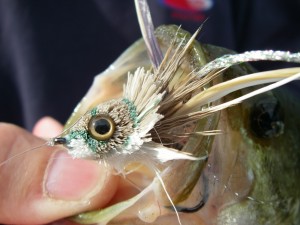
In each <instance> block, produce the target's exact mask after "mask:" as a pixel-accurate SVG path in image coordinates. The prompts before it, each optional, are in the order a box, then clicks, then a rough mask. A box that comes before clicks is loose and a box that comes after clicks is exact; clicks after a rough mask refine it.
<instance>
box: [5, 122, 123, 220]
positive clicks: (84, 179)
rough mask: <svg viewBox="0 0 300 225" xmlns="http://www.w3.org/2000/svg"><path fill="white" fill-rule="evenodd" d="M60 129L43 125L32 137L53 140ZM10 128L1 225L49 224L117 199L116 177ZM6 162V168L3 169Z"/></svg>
mask: <svg viewBox="0 0 300 225" xmlns="http://www.w3.org/2000/svg"><path fill="white" fill-rule="evenodd" d="M61 130H62V126H61V125H60V124H59V123H58V122H56V121H55V120H53V119H51V118H44V119H42V120H40V121H39V122H38V123H37V124H36V126H35V128H34V130H33V133H34V134H36V135H38V136H40V137H54V136H56V135H57V134H59V133H60V131H61ZM43 143H45V141H44V140H42V139H40V138H38V137H36V136H34V135H32V134H31V133H29V132H27V131H25V130H23V129H21V128H19V127H17V126H15V125H11V124H5V123H1V124H0V148H1V151H0V199H1V201H0V223H3V224H45V223H50V222H53V221H57V220H60V219H62V218H66V217H68V216H71V215H74V214H77V213H79V212H83V211H88V210H91V209H95V208H101V207H104V206H105V205H106V204H107V203H108V202H110V201H111V200H112V198H113V197H114V196H115V195H116V192H117V186H118V181H119V180H118V177H117V176H113V175H112V173H111V172H110V171H109V170H108V169H107V168H105V167H104V165H101V164H99V163H97V162H95V161H89V160H82V159H72V158H71V157H70V156H69V155H68V154H67V153H66V152H65V151H64V150H63V148H60V147H57V146H56V147H48V146H43V147H40V148H37V149H34V150H31V151H29V152H26V153H24V154H22V155H20V156H18V157H15V158H12V159H11V160H8V161H5V160H7V159H9V158H10V157H12V156H14V155H16V154H19V153H21V152H24V151H25V150H28V149H31V148H33V147H35V146H39V145H41V144H43ZM2 162H4V163H3V164H1V163H2Z"/></svg>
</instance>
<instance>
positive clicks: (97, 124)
mask: <svg viewBox="0 0 300 225" xmlns="http://www.w3.org/2000/svg"><path fill="white" fill-rule="evenodd" d="M93 125H94V129H95V131H96V132H97V133H98V134H101V135H104V134H107V133H108V132H109V131H110V129H111V124H110V123H109V121H108V120H107V119H105V118H101V119H97V120H95V121H94V124H93Z"/></svg>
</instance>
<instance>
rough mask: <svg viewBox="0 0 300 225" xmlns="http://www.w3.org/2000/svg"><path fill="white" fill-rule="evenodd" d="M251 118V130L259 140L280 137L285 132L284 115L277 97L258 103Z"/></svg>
mask: <svg viewBox="0 0 300 225" xmlns="http://www.w3.org/2000/svg"><path fill="white" fill-rule="evenodd" d="M250 117H251V121H250V124H251V125H250V126H251V130H252V131H253V133H254V134H255V135H256V136H257V137H259V138H273V137H278V136H279V135H281V134H283V132H284V122H283V113H282V110H280V104H279V101H278V100H277V99H276V98H275V97H269V98H266V99H262V100H261V101H258V102H257V103H256V104H255V105H254V106H253V108H252V112H251V114H250Z"/></svg>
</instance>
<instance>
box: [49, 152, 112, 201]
mask: <svg viewBox="0 0 300 225" xmlns="http://www.w3.org/2000/svg"><path fill="white" fill-rule="evenodd" d="M106 177H107V172H105V171H103V170H102V171H101V167H100V166H99V164H98V163H97V162H95V161H90V160H84V159H73V158H72V157H71V156H70V155H69V154H67V153H66V152H64V151H58V152H56V153H54V155H52V159H51V160H50V162H49V165H48V168H47V169H46V174H45V179H44V193H45V194H46V195H47V196H49V197H50V198H54V199H60V200H72V201H73V200H82V199H89V198H91V197H92V196H94V195H95V194H96V193H97V192H98V191H99V190H100V189H101V187H102V186H103V185H104V183H105V180H106Z"/></svg>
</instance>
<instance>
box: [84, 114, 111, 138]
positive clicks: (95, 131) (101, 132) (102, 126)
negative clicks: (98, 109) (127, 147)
mask: <svg viewBox="0 0 300 225" xmlns="http://www.w3.org/2000/svg"><path fill="white" fill-rule="evenodd" d="M88 131H89V133H90V135H91V136H92V137H93V138H95V139H96V140H98V141H106V140H108V139H109V138H111V136H112V135H113V134H114V132H115V123H114V121H113V120H112V119H111V118H110V117H109V116H106V115H99V116H94V117H92V118H91V120H90V122H89V125H88Z"/></svg>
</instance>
